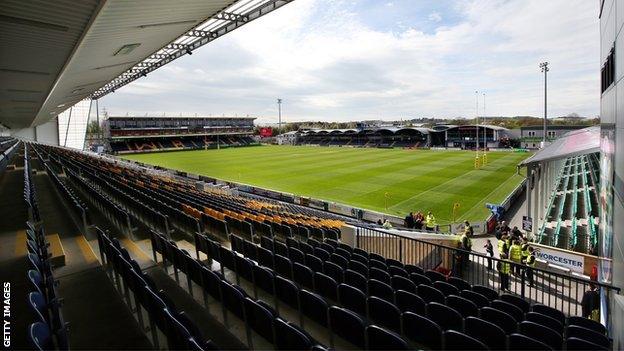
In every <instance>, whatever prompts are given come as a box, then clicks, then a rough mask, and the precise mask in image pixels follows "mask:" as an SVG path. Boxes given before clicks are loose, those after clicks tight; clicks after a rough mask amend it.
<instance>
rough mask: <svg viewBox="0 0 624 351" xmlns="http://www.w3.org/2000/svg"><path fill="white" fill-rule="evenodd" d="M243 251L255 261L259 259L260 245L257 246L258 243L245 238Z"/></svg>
mask: <svg viewBox="0 0 624 351" xmlns="http://www.w3.org/2000/svg"><path fill="white" fill-rule="evenodd" d="M243 252H244V254H245V257H247V258H249V259H251V260H254V261H258V246H256V244H254V243H252V242H250V241H248V240H245V241H244V242H243Z"/></svg>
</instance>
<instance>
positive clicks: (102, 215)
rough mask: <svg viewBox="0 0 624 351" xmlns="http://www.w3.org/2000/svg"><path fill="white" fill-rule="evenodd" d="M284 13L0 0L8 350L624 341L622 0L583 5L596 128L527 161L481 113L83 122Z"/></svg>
mask: <svg viewBox="0 0 624 351" xmlns="http://www.w3.org/2000/svg"><path fill="white" fill-rule="evenodd" d="M293 2H296V1H294V0H236V1H235V0H228V1H222V0H210V1H199V0H184V1H178V2H170V1H161V0H157V1H151V2H145V1H135V2H126V1H119V0H107V1H98V0H92V1H84V2H81V3H79V4H78V3H75V2H73V1H67V0H59V1H55V2H41V1H18V0H8V1H5V2H4V3H3V4H1V5H0V28H1V31H2V38H3V40H2V42H3V44H2V45H3V55H0V91H1V93H0V278H2V282H3V302H2V310H3V326H4V327H3V346H4V348H6V349H15V350H27V349H28V350H33V349H34V350H69V349H73V350H93V349H106V350H122V349H123V350H125V349H149V350H251V349H258V350H265V349H266V350H316V351H320V350H354V349H360V350H416V349H418V350H420V349H424V350H618V349H622V348H623V347H624V324H623V323H624V299H623V297H622V294H621V287H622V286H623V285H624V279H623V277H624V272H623V266H622V261H623V257H622V251H623V247H622V245H623V244H622V237H621V235H620V234H618V232H617V229H618V228H621V227H622V225H624V223H623V219H622V218H623V217H622V216H621V214H622V210H623V204H622V198H624V194H623V193H622V186H621V185H622V183H621V178H622V176H623V175H622V174H621V170H622V169H621V167H620V166H621V162H620V161H621V159H622V157H624V156H623V155H624V153H623V152H622V151H623V149H622V148H621V147H618V143H621V141H618V140H617V138H616V136H617V135H618V134H620V131H621V128H622V123H621V118H620V117H619V115H618V109H619V107H618V104H616V103H615V102H614V101H616V99H615V96H616V91H617V85H618V83H619V81H618V77H619V76H620V74H619V73H618V72H619V68H618V69H616V67H615V65H616V63H617V60H616V58H615V43H616V42H617V41H619V35H615V34H613V35H612V34H610V33H618V31H616V30H615V29H616V27H617V29H619V28H620V27H621V25H622V23H624V19H623V18H619V14H618V12H619V11H616V8H617V7H619V6H622V4H620V3H619V2H616V1H613V0H611V1H608V0H605V1H601V4H600V13H599V14H596V15H597V16H599V18H600V24H601V28H602V29H601V40H600V41H601V42H600V46H601V56H600V60H601V67H602V70H601V72H600V77H601V94H600V106H601V116H600V118H601V119H600V125H596V126H591V127H585V126H582V127H581V126H578V127H573V128H570V131H569V132H566V133H561V134H554V133H553V134H547V128H548V126H547V122H546V119H545V121H544V130H543V143H542V144H541V145H540V146H541V147H540V148H539V149H537V147H536V150H527V149H524V148H513V147H512V139H514V138H516V137H515V136H514V133H515V132H514V131H513V130H511V129H508V128H505V127H502V126H499V125H494V124H487V123H484V122H483V121H481V123H479V121H478V116H477V119H476V120H475V123H473V122H472V120H471V121H470V122H467V123H464V124H461V123H459V124H451V123H449V124H446V123H444V124H435V125H418V126H416V125H414V124H411V123H407V122H405V123H403V122H401V123H394V124H389V123H379V124H378V125H371V124H367V123H366V121H357V122H355V123H354V124H353V125H355V127H354V128H315V127H311V128H299V129H297V130H293V131H291V132H283V130H282V133H281V134H278V135H275V136H272V135H263V134H264V131H260V133H258V129H260V127H262V128H263V129H268V128H266V127H264V126H263V125H262V124H261V123H260V122H259V121H258V119H259V118H257V117H255V116H238V115H234V114H232V115H225V114H223V115H218V116H212V115H201V114H196V113H195V114H188V113H187V114H180V115H179V116H176V117H172V116H165V115H162V116H161V115H157V114H153V113H146V114H145V115H144V116H131V115H126V116H123V115H109V114H108V113H103V111H101V110H100V108H99V100H100V99H102V98H104V97H105V96H110V95H111V94H113V93H115V91H123V90H124V89H130V87H127V88H124V87H125V86H126V85H131V84H132V83H133V82H135V81H138V82H140V81H141V80H142V79H143V78H145V77H146V76H148V74H151V73H152V72H154V71H156V70H159V72H163V71H166V70H164V69H161V68H162V67H166V66H167V65H168V64H170V63H171V62H173V61H175V60H177V59H179V58H181V57H184V56H190V55H192V54H193V52H196V51H197V50H203V49H202V47H203V46H206V45H207V46H209V47H210V46H211V45H214V43H212V42H213V41H214V40H216V39H219V38H221V37H224V38H223V39H221V40H228V38H229V37H231V36H232V35H234V34H230V33H231V32H239V31H240V30H244V29H240V30H239V27H243V26H245V25H246V24H248V23H250V22H254V21H256V20H257V19H260V18H262V21H269V22H270V21H272V20H274V18H276V16H279V13H280V11H282V7H288V6H293V5H291V4H290V3H293ZM609 28H611V29H613V30H611V29H609ZM5 47H6V50H4V49H5ZM546 67H547V66H546ZM546 71H547V68H546ZM166 72H173V71H166ZM596 75H598V72H596ZM478 99H479V95H478V94H477V105H478V101H479V100H478ZM278 101H279V102H278V103H279V104H280V106H279V108H280V110H279V113H280V117H279V118H280V120H279V124H278V128H277V129H276V130H278V131H279V130H281V127H282V122H281V103H282V100H281V99H280V100H278ZM477 111H479V109H478V106H477ZM620 112H622V113H624V112H623V111H620ZM477 115H478V112H477ZM528 129H531V133H532V134H529V135H530V136H531V137H532V138H533V139H535V138H534V137H535V131H536V130H538V129H539V128H537V127H535V126H534V127H531V128H527V130H528ZM563 129H564V127H559V128H558V129H557V130H563ZM540 131H541V130H540ZM269 134H270V133H269ZM547 136H548V138H549V140H548V141H547ZM533 139H531V142H532V143H533V144H532V145H533V146H535V140H533ZM488 243H491V244H492V245H491V246H489V247H488Z"/></svg>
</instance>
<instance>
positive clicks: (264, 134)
mask: <svg viewBox="0 0 624 351" xmlns="http://www.w3.org/2000/svg"><path fill="white" fill-rule="evenodd" d="M272 136H273V128H271V127H265V128H260V137H261V138H270V137H272Z"/></svg>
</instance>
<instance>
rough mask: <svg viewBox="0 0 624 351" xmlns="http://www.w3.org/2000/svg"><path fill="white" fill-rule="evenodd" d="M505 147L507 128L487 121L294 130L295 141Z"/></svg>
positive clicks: (364, 144) (360, 145) (368, 145)
mask: <svg viewBox="0 0 624 351" xmlns="http://www.w3.org/2000/svg"><path fill="white" fill-rule="evenodd" d="M477 130H478V133H479V134H478V135H479V148H483V147H484V145H485V147H487V148H507V147H509V131H508V130H507V129H505V128H502V127H498V126H489V125H479V126H475V125H466V126H436V127H435V128H417V127H375V128H359V129H320V130H314V129H311V130H303V131H301V132H300V133H298V134H299V135H298V137H297V141H296V143H297V144H299V145H319V146H352V147H379V148H391V147H403V148H420V147H445V148H446V147H449V148H458V149H466V150H470V149H475V148H476V147H477Z"/></svg>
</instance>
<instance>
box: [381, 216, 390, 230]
mask: <svg viewBox="0 0 624 351" xmlns="http://www.w3.org/2000/svg"><path fill="white" fill-rule="evenodd" d="M383 227H384V229H390V228H392V223H390V221H389V220H388V219H387V218H386V220H385V221H384V222H383Z"/></svg>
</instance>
